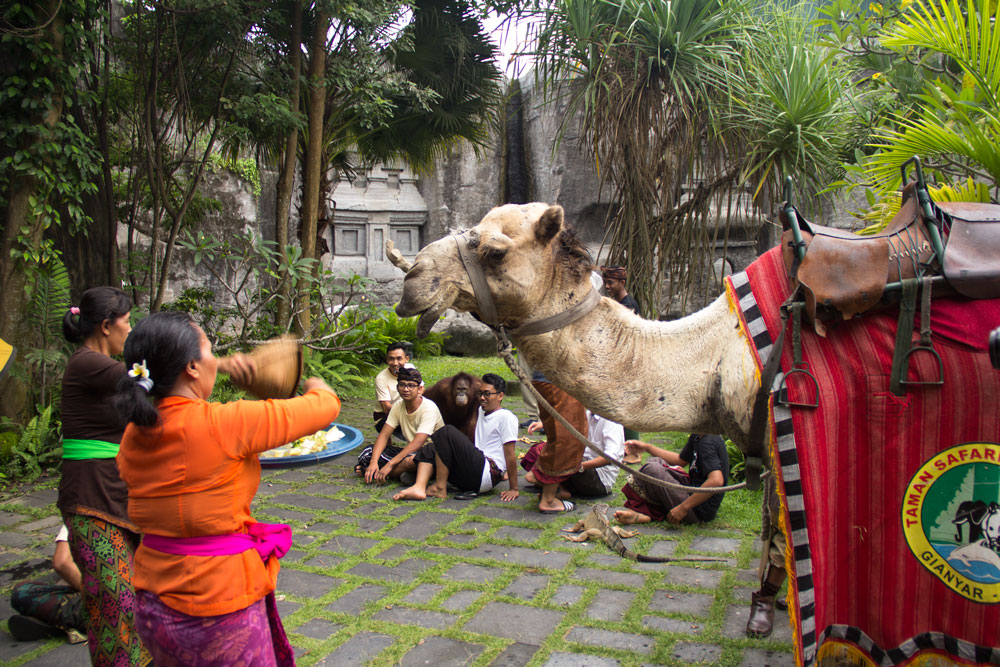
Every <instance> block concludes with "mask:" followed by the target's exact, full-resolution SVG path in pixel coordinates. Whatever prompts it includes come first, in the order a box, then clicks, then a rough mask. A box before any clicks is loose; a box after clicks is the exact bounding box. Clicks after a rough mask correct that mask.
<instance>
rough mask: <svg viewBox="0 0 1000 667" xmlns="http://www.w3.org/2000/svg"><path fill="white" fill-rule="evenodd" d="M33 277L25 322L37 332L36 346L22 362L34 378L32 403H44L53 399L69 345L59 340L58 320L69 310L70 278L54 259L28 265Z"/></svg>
mask: <svg viewBox="0 0 1000 667" xmlns="http://www.w3.org/2000/svg"><path fill="white" fill-rule="evenodd" d="M29 272H30V274H31V276H32V278H33V281H32V283H31V284H30V286H29V287H30V289H29V292H28V294H27V297H28V304H27V309H26V310H27V312H26V315H27V319H28V322H29V323H30V324H31V326H32V328H33V329H34V330H35V331H36V332H37V333H38V336H39V338H38V342H39V346H38V347H34V348H31V349H29V350H28V351H27V352H26V353H25V355H24V360H25V361H26V362H27V365H28V368H29V371H30V373H31V375H32V377H33V379H34V382H32V383H31V385H30V386H31V387H32V393H34V392H35V391H37V395H36V396H35V399H36V402H38V403H41V404H47V403H50V402H52V401H53V400H54V398H55V393H56V392H55V388H56V387H58V382H57V380H58V378H59V377H60V376H61V373H60V371H61V369H62V368H63V367H64V365H65V363H66V359H67V358H68V352H69V349H70V346H69V344H68V343H67V342H66V339H65V338H64V337H63V333H62V321H63V316H65V314H66V311H67V310H68V309H69V307H70V279H69V272H68V271H67V270H66V265H65V264H63V262H62V260H61V259H59V257H58V256H56V255H53V256H52V257H50V258H48V259H47V261H45V262H41V263H39V264H36V265H34V266H32V267H31V268H30V269H29Z"/></svg>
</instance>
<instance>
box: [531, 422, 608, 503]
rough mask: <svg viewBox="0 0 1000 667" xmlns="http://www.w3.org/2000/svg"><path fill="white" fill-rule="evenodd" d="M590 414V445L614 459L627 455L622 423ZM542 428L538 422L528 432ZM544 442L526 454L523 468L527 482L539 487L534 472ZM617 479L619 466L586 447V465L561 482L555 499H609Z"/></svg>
mask: <svg viewBox="0 0 1000 667" xmlns="http://www.w3.org/2000/svg"><path fill="white" fill-rule="evenodd" d="M586 415H587V437H588V438H589V439H590V441H591V442H594V443H596V444H598V445H600V446H601V449H603V450H604V451H605V453H607V454H608V456H611V457H613V458H616V459H618V460H619V461H620V460H621V459H622V456H623V455H624V454H625V429H624V427H622V425H621V424H618V423H616V422H613V421H610V420H608V419H605V418H604V417H602V416H600V415H598V414H594V413H593V412H591V411H590V410H587V411H586ZM539 425H541V422H535V423H534V424H532V425H531V426H530V427H529V428H528V432H529V433H533V432H534V428H533V427H537V426H539ZM544 446H545V443H540V444H537V445H535V446H533V447H532V448H531V449H529V450H528V452H527V453H526V454H525V455H524V458H523V459H522V461H521V465H522V466H524V468H525V469H526V470H527V471H528V473H527V475H525V481H527V482H529V483H531V484H536V483H537V482H536V480H535V476H534V475H533V474H532V472H531V470H532V468H533V467H534V462H535V461H537V460H538V456H539V455H540V453H541V448H542V447H544ZM617 478H618V466H616V465H614V464H613V463H611V461H609V460H608V459H606V458H604V457H603V456H598V455H597V454H595V453H594V451H593V450H592V449H590V448H589V447H587V448H586V449H584V450H583V462H582V463H581V464H580V469H579V470H578V471H577V472H575V473H574V474H572V475H570V476H569V477H568V478H567V479H564V480H563V481H562V482H560V483H559V488H558V489H557V490H556V497H557V498H560V499H563V500H565V499H567V498H570V497H571V496H577V497H582V498H599V497H601V496H606V495H608V494H609V493H611V492H612V491H613V490H614V486H615V480H616V479H617Z"/></svg>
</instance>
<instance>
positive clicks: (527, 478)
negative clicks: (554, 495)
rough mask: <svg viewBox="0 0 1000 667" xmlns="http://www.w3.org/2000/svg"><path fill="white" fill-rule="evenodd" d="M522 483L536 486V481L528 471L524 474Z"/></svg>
mask: <svg viewBox="0 0 1000 667" xmlns="http://www.w3.org/2000/svg"><path fill="white" fill-rule="evenodd" d="M524 481H525V482H527V483H528V484H538V480H537V479H535V476H534V475H532V474H531V471H530V470H529V471H528V472H526V473H525V474H524ZM538 486H541V484H538Z"/></svg>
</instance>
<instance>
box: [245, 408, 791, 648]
mask: <svg viewBox="0 0 1000 667" xmlns="http://www.w3.org/2000/svg"><path fill="white" fill-rule="evenodd" d="M347 403H348V404H349V403H353V401H348V402H347ZM508 403H509V404H510V405H508V407H511V408H513V409H515V411H517V410H518V408H519V407H520V405H519V403H520V401H519V400H509V401H508ZM350 412H351V410H350V409H349V408H345V414H344V419H347V418H348V415H349V414H350ZM344 419H342V421H344ZM345 423H350V422H345ZM645 437H647V438H648V439H650V440H654V441H658V442H661V443H663V444H665V445H667V446H671V447H672V448H674V449H677V448H678V446H679V444H680V443H682V442H683V438H684V436H683V435H677V434H652V435H648V436H645ZM369 439H370V438H369ZM345 465H346V464H345ZM280 477H281V476H280V475H276V476H275V477H274V478H273V479H275V480H277V479H280ZM347 480H351V481H353V483H354V486H353V487H351V488H346V489H344V490H342V491H338V492H337V493H335V494H333V495H332V496H330V497H331V498H334V499H340V500H349V501H350V502H351V504H350V505H349V506H348V507H346V508H343V509H341V510H339V512H330V513H327V512H322V511H318V512H314V515H315V517H316V520H315V522H314V523H320V522H330V523H336V521H337V520H338V519H339V520H341V521H343V523H342V524H341V525H340V527H338V528H337V529H335V530H333V531H332V532H330V533H329V534H328V535H325V534H317V535H316V537H317V539H316V540H314V541H313V542H312V543H310V544H309V545H306V546H305V547H304V550H305V551H306V555H305V556H303V557H302V558H301V559H300V560H299V561H297V562H296V563H290V564H288V565H286V566H285V567H291V568H294V569H300V570H304V571H312V572H316V573H322V574H329V575H332V576H338V575H339V576H340V577H341V578H344V579H346V580H348V581H347V582H346V583H344V584H342V585H340V586H339V587H337V588H335V589H333V590H331V591H330V592H329V593H327V594H326V595H324V596H323V597H321V598H320V599H319V600H315V601H307V600H303V599H302V598H294V596H289V599H295V600H296V601H299V602H303V603H304V604H303V607H301V608H300V609H298V610H297V611H296V612H295V613H294V614H291V615H290V616H289V617H288V623H287V625H288V627H290V628H291V627H292V626H298V625H299V624H300V623H302V622H305V621H306V620H308V619H311V618H325V619H327V620H329V621H332V622H337V623H342V624H344V627H343V628H342V629H341V630H339V631H338V632H337V633H335V634H334V635H332V636H331V637H330V638H328V639H326V640H314V639H307V638H303V639H299V638H298V637H296V644H297V645H298V646H301V647H303V648H307V649H309V651H308V654H307V655H305V656H302V659H301V661H300V662H301V664H302V665H304V666H305V667H308V666H309V665H311V664H314V663H315V662H316V661H318V660H319V659H320V658H321V657H322V656H324V655H326V654H327V653H329V652H330V651H332V650H334V649H335V648H336V647H337V646H339V645H340V644H341V643H343V642H344V641H346V639H347V638H349V637H351V636H354V635H355V634H357V633H359V632H362V631H366V630H367V631H374V632H379V633H384V634H388V635H392V636H393V637H395V638H396V640H395V642H394V643H393V645H392V646H391V647H390V648H389V649H386V650H385V651H383V652H382V653H381V654H380V655H379V656H378V658H376V659H375V660H374V661H372V663H371V664H374V665H389V664H395V663H396V662H398V661H399V660H400V659H401V658H402V656H403V655H405V654H406V652H407V651H409V650H410V649H411V648H412V647H413V646H415V645H416V644H417V643H418V642H420V641H421V640H423V639H426V638H428V637H430V636H434V635H439V636H442V637H446V638H449V639H453V640H456V641H463V642H468V643H472V644H478V645H481V646H483V647H484V649H483V651H482V653H481V654H480V655H479V657H478V658H477V659H476V660H475V662H474V663H472V664H474V665H477V666H478V665H487V664H489V663H490V662H491V661H492V660H493V659H495V658H496V657H497V656H498V655H499V654H500V653H501V652H502V651H503V649H504V648H505V647H506V646H507V645H509V644H510V640H508V639H504V638H499V637H490V636H487V635H482V634H479V633H473V632H469V631H466V630H463V629H462V627H463V626H464V625H465V624H466V623H467V622H468V621H469V620H471V619H472V618H473V617H475V615H476V614H477V613H479V612H480V611H481V610H482V609H483V608H484V607H485V606H486V605H487V604H489V603H490V602H506V603H510V604H518V605H522V606H527V607H536V608H540V609H553V610H558V611H561V612H564V613H565V616H564V617H563V619H562V621H561V622H560V623H559V624H558V625H557V626H556V628H555V630H554V631H553V632H552V633H551V634H550V635H549V636H548V637H547V638H546V639H545V640H544V641H543V642H542V644H541V649H540V650H539V651H538V653H536V655H535V656H534V658H533V659H532V661H531V663H529V664H530V665H538V664H542V663H544V662H545V660H547V659H548V657H549V656H550V655H551V654H552V653H554V652H573V653H582V654H588V655H595V656H604V657H609V658H613V659H617V660H619V661H621V662H622V664H625V665H633V664H644V663H649V662H653V663H657V664H686V663H681V662H679V661H678V660H676V659H674V658H673V657H672V651H673V648H674V646H675V645H676V644H677V643H678V642H697V643H705V644H712V645H716V646H719V647H720V648H721V649H722V655H721V657H720V659H719V661H717V664H739V662H740V661H741V660H742V655H743V651H744V650H745V649H746V648H749V647H765V648H768V649H771V650H779V651H781V650H790V648H791V647H790V646H789V645H783V644H778V643H775V642H763V641H759V640H749V639H729V638H726V637H723V636H722V628H723V622H724V618H725V614H726V610H727V608H728V606H729V605H731V604H745V602H744V601H743V600H741V599H737V598H738V596H737V595H734V590H735V591H737V592H740V593H743V594H744V595H748V589H747V588H740V586H739V584H740V583H741V582H739V581H738V580H737V578H736V573H735V571H734V570H733V568H732V566H731V565H724V564H719V565H705V566H704V567H705V569H710V570H718V571H721V572H722V580H721V581H720V583H719V585H718V586H717V587H716V589H715V590H714V591H712V590H706V589H705V588H699V587H697V586H693V585H685V584H683V583H674V582H671V581H669V580H668V579H667V577H666V570H662V571H656V570H654V569H653V568H657V567H663V568H666V567H668V566H666V565H664V566H657V565H645V564H637V563H633V562H632V561H627V560H623V559H617V560H616V557H615V558H613V559H612V560H610V561H609V560H606V558H607V557H608V555H609V554H610V552H609V551H608V550H607V549H606V547H605V546H604V545H603V544H601V543H597V544H582V545H580V544H572V543H569V542H566V541H564V540H562V539H561V534H560V529H561V528H562V527H563V526H565V525H567V522H563V521H558V520H557V521H551V522H547V523H539V522H538V521H536V520H535V519H534V516H533V515H532V514H529V513H526V514H525V519H524V520H507V519H499V518H493V517H488V516H482V515H481V514H479V513H477V511H476V510H477V509H480V508H484V507H486V508H488V507H509V505H507V504H504V503H500V502H499V499H498V498H497V497H495V496H493V495H490V496H485V497H483V498H479V499H476V500H474V501H471V502H468V503H464V504H461V505H460V506H456V505H454V504H452V506H450V507H446V506H442V505H443V503H445V502H447V501H440V500H436V499H432V500H429V501H426V502H424V503H414V504H413V506H412V507H410V505H409V504H401V503H397V502H394V501H392V500H391V493H392V492H394V490H395V488H393V487H390V488H371V489H369V488H368V487H364V486H363V485H362V484H361V483H360V481H358V480H357V479H355V478H353V475H351V474H350V473H349V470H348V472H347V473H346V478H344V479H342V481H347ZM315 481H317V480H316V478H314V479H312V480H310V483H313V482H315ZM623 483H624V479H620V480H619V487H620V486H621V484H623ZM305 486H307V483H305V482H299V483H293V484H292V485H291V487H290V488H289V489H287V490H284V491H282V493H292V492H295V491H296V490H297V489H301V488H303V487H305ZM359 490H366V491H368V492H369V493H370V494H371V500H370V501H368V502H367V503H366V502H363V501H361V500H360V499H358V498H357V497H356V494H358V492H359ZM620 499H621V497H620V496H618V497H615V498H613V500H612V501H611V502H612V503H615V502H618V501H620ZM522 500H523V498H522ZM527 502H529V503H533V502H534V497H533V496H529V497H528V499H527ZM369 503H375V504H377V505H379V507H378V508H377V509H375V510H374V511H371V512H367V513H366V514H364V518H365V519H372V520H381V521H384V522H385V524H384V525H383V526H381V527H380V528H378V529H377V530H374V531H368V530H362V529H360V528H358V526H357V524H356V523H354V522H353V521H351V520H349V519H347V520H345V519H344V515H345V514H349V513H351V512H352V511H353V510H356V509H357V508H359V507H362V506H366V505H367V504H369ZM265 504H266V502H265ZM273 507H275V508H278V507H279V505H273ZM280 507H281V508H284V509H293V510H294V509H296V508H294V507H292V506H288V505H282V506H280ZM403 508H407V509H403ZM759 508H760V494H759V493H751V492H746V491H742V492H737V493H732V494H729V495H728V496H727V498H726V500H725V501H724V503H723V509H722V512H721V513H720V517H719V519H718V520H717V521H716V522H714V523H713V524H710V525H708V526H699V527H684V528H681V529H669V528H668V529H664V528H662V527H656V528H652V527H641V528H640V530H641V531H642V535H641V537H638V538H636V539H635V540H631V541H630V542H631V544H630V547H631V548H632V549H634V550H636V551H639V552H643V551H646V550H648V549H650V548H652V547H653V546H654V545H655V544H656V543H657V542H659V541H662V540H670V541H673V542H675V543H676V547H675V550H674V554H675V555H686V554H689V553H699V554H710V553H711V552H706V551H694V550H692V549H691V548H690V546H691V543H692V541H693V540H694V539H695V538H696V537H699V536H714V537H730V538H732V537H736V538H738V539H739V547H738V549H737V551H736V553H735V554H725V556H726V557H727V558H732V560H733V561H734V563H733V564H735V565H736V566H737V567H739V568H744V569H745V568H747V567H750V566H752V565H753V564H754V563H755V562H756V559H757V556H756V554H755V553H754V550H753V546H752V543H753V538H754V537H755V535H756V532H757V530H758V529H759V523H757V522H759V511H760V509H759ZM425 511H434V512H438V513H441V514H446V515H449V516H452V517H453V518H452V519H451V520H450V521H448V522H447V523H445V524H443V525H442V526H440V527H439V529H438V531H437V532H436V533H433V534H431V535H429V536H428V537H427V538H425V539H422V540H412V539H404V538H393V537H388V536H387V535H386V533H388V532H390V531H392V529H393V528H394V527H395V526H398V525H399V524H401V523H403V522H404V521H406V520H407V519H409V518H411V517H414V516H416V515H418V514H419V513H421V512H425ZM266 512H267V508H262V509H261V513H262V514H265V513H266ZM470 526H471V527H470ZM508 526H509V527H521V528H534V529H537V530H538V531H539V532H538V534H537V536H536V537H535V538H534V539H519V538H515V537H512V536H501V535H497V534H496V533H497V531H498V530H500V529H502V528H504V527H508ZM304 532H305V533H306V534H310V531H309V530H308V527H306V529H305V531H304ZM335 535H352V536H355V537H369V538H375V539H378V540H379V542H378V543H377V544H375V545H374V546H372V547H370V548H368V549H366V550H365V551H364V552H362V553H360V554H347V553H339V554H338V556H340V557H343V560H341V561H340V562H338V563H337V564H336V565H335V566H334V567H332V568H317V567H313V566H309V565H306V564H305V561H307V560H309V559H310V558H311V557H313V556H315V555H318V554H320V553H321V550H320V546H321V545H322V544H323V543H325V542H326V541H327V540H328V539H329V538H330V537H332V536H335ZM455 537H460V538H471V539H470V540H469V541H464V540H457V541H456V540H455V539H453V538H455ZM324 538H325V539H324ZM482 544H492V545H507V546H511V547H522V548H524V547H528V548H535V549H541V550H542V552H543V553H544V552H545V551H557V552H564V553H567V554H569V555H570V560H569V563H568V564H567V565H566V566H565V567H563V568H561V569H550V568H545V567H533V566H529V565H524V564H519V563H512V562H501V561H497V560H493V559H490V558H483V557H478V556H473V555H472V554H471V553H469V552H470V551H471V550H473V549H475V548H476V547H478V546H480V545H482ZM396 546H402V547H406V550H405V551H402V552H400V551H394V552H393V553H394V557H393V558H392V559H390V560H386V561H382V560H379V559H378V554H380V553H383V552H384V551H386V550H387V549H391V548H392V547H396ZM437 548H446V549H452V550H453V551H450V552H447V553H444V552H441V551H438V550H437ZM602 556H603V558H601V557H602ZM410 558H421V559H422V560H424V561H427V562H431V563H433V565H431V566H430V567H429V568H428V569H427V570H425V571H423V572H422V573H421V574H419V575H418V576H417V577H416V578H415V579H414V581H412V582H405V583H397V582H386V581H384V580H377V579H370V578H365V577H358V576H356V575H353V574H347V571H348V570H350V569H351V568H353V567H355V566H356V565H357V564H359V563H362V562H365V561H366V560H367V561H371V562H381V563H383V564H385V565H387V566H396V565H399V563H401V562H404V561H406V560H409V559H410ZM595 558H599V560H595ZM461 563H468V564H474V565H482V566H488V567H492V568H494V569H495V572H496V574H495V576H494V579H493V580H492V581H490V582H466V581H450V580H445V579H441V578H440V577H441V575H442V574H444V573H445V572H447V571H448V570H450V569H451V568H452V567H454V566H456V565H459V564H461ZM679 565H681V566H687V565H689V564H683V563H680V564H679ZM578 567H585V568H592V569H595V570H603V571H607V572H609V573H610V572H623V573H631V574H640V575H642V576H644V577H645V583H644V585H643V586H640V587H634V586H629V585H625V584H618V583H614V582H608V581H592V580H586V579H580V578H577V576H576V575H575V570H576V568H578ZM524 574H539V575H544V576H547V577H548V581H547V582H546V583H545V585H544V586H543V587H542V588H541V589H540V590H539V591H538V593H537V594H536V595H535V597H534V599H532V600H524V599H521V598H519V597H512V596H509V595H506V594H503V593H502V592H501V591H503V589H505V588H506V587H507V586H508V585H509V584H511V583H512V582H513V581H515V580H516V579H517V578H518V577H520V576H521V575H524ZM362 581H364V582H367V583H371V584H376V585H381V586H383V587H385V588H386V589H387V590H388V591H389V592H388V593H387V595H386V596H385V597H384V598H383V599H381V600H380V601H378V602H377V603H369V604H368V605H367V606H366V608H365V610H364V612H363V613H362V614H360V615H358V616H348V615H345V614H342V613H337V612H330V611H325V610H324V607H325V606H326V605H327V604H329V602H331V601H333V600H335V599H337V598H338V597H340V594H341V593H343V592H345V591H346V590H348V589H351V588H353V586H354V585H355V584H357V583H358V582H362ZM421 584H436V585H439V586H441V588H440V590H439V591H438V592H437V593H436V594H435V595H434V596H433V597H432V598H431V599H430V600H428V601H427V602H425V603H410V602H406V601H404V598H406V596H407V595H408V594H409V593H410V592H411V591H412V590H414V589H415V588H417V587H418V586H420V585H421ZM566 584H571V585H575V586H579V587H581V588H583V591H584V592H583V595H582V596H581V597H580V599H578V600H577V601H576V602H574V603H572V604H569V605H557V604H555V603H553V602H552V598H553V596H554V595H555V594H556V592H557V591H558V590H559V588H560V587H561V586H563V585H566ZM605 589H607V590H621V591H628V592H631V593H634V594H635V598H634V599H633V600H632V603H631V605H630V607H629V609H628V611H627V612H626V614H625V615H624V617H623V619H622V620H621V621H604V620H596V619H592V618H590V617H588V616H587V609H588V607H589V606H590V604H591V603H592V602H593V601H594V599H595V598H596V597H597V596H598V595H599V594H600V593H601V591H602V590H605ZM664 590H670V591H676V592H677V593H683V592H693V593H700V594H710V595H712V596H713V602H712V605H711V607H710V610H709V614H708V616H707V617H698V616H694V615H689V614H670V613H665V612H656V611H650V610H649V609H648V607H649V603H650V601H651V600H652V599H653V596H654V595H655V593H656V592H657V591H664ZM459 591H478V592H480V593H481V595H480V597H479V598H478V599H477V600H475V601H474V602H473V603H472V604H471V605H469V606H468V607H467V608H466V609H465V610H462V611H460V612H458V613H457V617H456V618H455V619H454V620H453V622H452V623H451V624H450V627H449V628H448V629H445V630H431V629H425V628H420V627H416V626H403V625H400V624H397V623H390V622H386V621H379V620H377V619H373V618H372V616H373V615H374V614H376V613H378V611H379V610H380V609H381V608H386V607H394V606H403V607H407V608H410V609H416V610H425V611H446V610H445V609H444V608H443V607H442V603H444V602H445V601H446V600H448V599H449V598H450V597H451V596H452V595H453V594H455V593H457V592H459ZM644 616H664V617H667V618H674V619H677V620H683V621H689V622H691V623H692V624H699V625H703V630H702V632H701V633H700V634H697V635H688V634H685V633H675V632H668V631H663V630H656V629H652V628H649V627H646V626H645V625H644V624H643V622H642V619H643V617H644ZM573 627H582V628H593V629H595V630H607V631H617V632H625V633H630V634H635V635H646V636H648V637H652V638H654V639H655V640H656V647H655V650H654V652H653V653H651V654H640V653H633V652H629V651H623V650H619V649H615V648H611V647H607V646H593V645H590V644H582V643H576V642H572V641H569V640H568V639H567V638H566V636H567V634H568V633H569V632H570V630H571V629H572V628H573ZM291 632H292V633H294V629H292V630H291Z"/></svg>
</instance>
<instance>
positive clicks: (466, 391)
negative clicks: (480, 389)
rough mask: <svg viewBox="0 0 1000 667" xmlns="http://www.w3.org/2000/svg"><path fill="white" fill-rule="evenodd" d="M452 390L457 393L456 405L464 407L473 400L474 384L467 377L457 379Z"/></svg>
mask: <svg viewBox="0 0 1000 667" xmlns="http://www.w3.org/2000/svg"><path fill="white" fill-rule="evenodd" d="M452 391H453V392H454V393H455V405H460V406H462V407H463V408H464V407H465V406H466V405H468V404H469V401H471V400H472V385H471V384H470V383H469V381H468V380H467V379H465V378H458V379H456V380H455V384H454V385H452Z"/></svg>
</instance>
